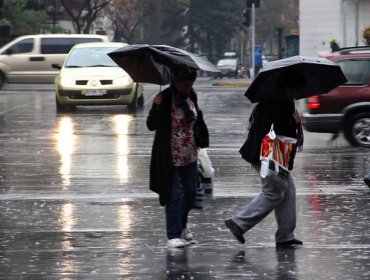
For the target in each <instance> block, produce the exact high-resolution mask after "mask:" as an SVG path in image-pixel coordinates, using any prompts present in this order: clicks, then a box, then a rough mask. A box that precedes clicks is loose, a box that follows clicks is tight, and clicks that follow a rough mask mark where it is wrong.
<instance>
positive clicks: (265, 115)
mask: <svg viewBox="0 0 370 280" xmlns="http://www.w3.org/2000/svg"><path fill="white" fill-rule="evenodd" d="M305 85H306V80H305V78H304V76H303V75H301V74H300V73H299V72H297V71H289V70H288V71H285V72H283V73H281V74H280V75H279V78H278V80H277V82H276V90H275V95H274V96H273V97H271V98H270V99H266V100H263V101H260V102H259V103H258V105H257V106H256V107H255V109H254V110H253V113H252V117H251V119H250V127H249V134H248V138H247V141H246V144H245V146H244V149H245V150H246V151H247V153H248V154H247V155H243V158H246V159H247V161H249V162H250V163H252V165H253V167H254V168H255V169H256V170H258V171H260V168H261V164H260V147H261V143H262V139H263V137H264V136H265V135H266V134H268V132H269V130H270V129H271V126H272V125H273V129H274V131H275V133H276V134H278V135H282V136H286V137H290V138H295V139H297V147H298V148H301V147H302V146H303V132H302V127H301V120H300V117H299V115H298V113H297V111H296V109H295V105H294V96H295V95H296V94H297V93H298V92H299V90H300V88H302V87H303V86H305ZM292 152H293V154H292V155H291V157H290V161H289V170H292V169H293V163H294V156H295V150H293V151H292ZM290 173H291V172H289V177H288V184H287V185H285V186H284V187H281V186H278V185H277V184H276V183H275V181H273V180H272V179H270V178H269V177H266V178H262V177H261V183H262V191H261V193H260V194H259V195H257V196H256V197H255V198H254V199H253V200H252V201H251V202H250V203H249V204H248V205H247V207H246V208H245V209H243V210H242V211H240V212H239V213H236V214H235V215H234V216H232V217H231V218H230V219H227V220H225V224H226V226H227V228H228V229H229V230H230V231H231V232H232V234H233V235H234V236H235V237H236V239H237V240H238V241H239V242H240V243H245V239H244V237H243V234H244V233H245V232H247V231H248V230H250V229H251V228H252V227H254V226H255V225H256V224H258V223H259V222H260V221H261V220H262V219H264V218H265V217H266V216H267V215H268V214H269V213H270V212H272V211H275V218H276V222H277V226H278V229H277V231H276V234H275V239H276V245H277V246H292V245H293V246H294V245H302V244H303V243H302V241H300V240H297V239H295V235H294V229H295V226H296V191H295V185H294V182H293V178H292V175H291V174H290Z"/></svg>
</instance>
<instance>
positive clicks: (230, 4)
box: [157, 0, 245, 60]
mask: <svg viewBox="0 0 370 280" xmlns="http://www.w3.org/2000/svg"><path fill="white" fill-rule="evenodd" d="M162 1H163V2H165V3H164V4H163V5H162V7H163V14H162V16H161V17H159V18H163V20H162V24H161V32H162V33H163V34H164V36H163V38H164V39H165V40H167V43H168V44H171V45H174V46H177V47H182V48H186V49H188V50H190V51H192V52H197V53H202V54H207V55H208V57H209V58H210V59H211V60H215V59H217V58H218V57H219V56H220V55H221V54H222V53H223V52H224V51H225V50H228V49H229V47H228V44H229V42H230V40H231V38H232V37H233V35H234V34H235V31H236V30H237V28H238V26H239V25H240V21H241V19H240V15H239V13H240V10H241V7H242V5H243V4H244V5H245V1H243V0H234V1H222V0H212V1H209V0H189V1H168V0H162ZM185 2H187V3H185ZM157 34H158V33H157ZM169 40H170V41H169Z"/></svg>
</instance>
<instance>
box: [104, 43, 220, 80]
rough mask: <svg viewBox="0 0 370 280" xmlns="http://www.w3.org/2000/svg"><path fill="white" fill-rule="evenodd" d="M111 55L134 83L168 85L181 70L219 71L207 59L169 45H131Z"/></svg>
mask: <svg viewBox="0 0 370 280" xmlns="http://www.w3.org/2000/svg"><path fill="white" fill-rule="evenodd" d="M108 55H109V56H110V57H111V58H112V59H113V60H114V62H116V63H117V65H119V66H120V67H121V68H123V69H124V70H125V71H126V72H127V73H128V74H129V75H130V76H131V78H132V79H133V80H134V81H135V82H143V83H152V84H158V85H166V84H169V83H170V82H171V80H172V79H173V77H174V76H176V73H177V72H180V71H181V72H183V71H195V70H203V71H208V72H219V70H218V69H217V68H216V66H214V65H213V64H212V63H211V62H209V61H208V60H207V59H205V58H203V57H201V56H199V55H196V54H193V53H190V52H187V51H184V50H181V49H179V48H175V47H171V46H167V45H146V44H139V45H128V46H124V47H122V48H120V49H117V50H115V51H113V52H111V53H108Z"/></svg>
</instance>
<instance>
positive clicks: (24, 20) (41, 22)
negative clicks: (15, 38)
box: [4, 0, 47, 35]
mask: <svg viewBox="0 0 370 280" xmlns="http://www.w3.org/2000/svg"><path fill="white" fill-rule="evenodd" d="M29 7H32V8H34V7H39V8H41V7H45V0H34V1H27V0H5V2H4V17H5V19H6V20H7V22H8V23H9V25H10V26H11V30H12V34H13V35H23V34H32V33H40V32H41V30H43V29H44V28H45V23H46V20H47V15H46V13H45V11H44V9H43V10H34V9H30V8H29Z"/></svg>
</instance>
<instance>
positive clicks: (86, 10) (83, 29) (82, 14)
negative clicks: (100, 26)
mask: <svg viewBox="0 0 370 280" xmlns="http://www.w3.org/2000/svg"><path fill="white" fill-rule="evenodd" d="M111 1H112V0H83V1H80V2H81V3H80V4H78V5H77V4H73V3H72V4H71V3H70V2H69V1H67V0H60V3H61V5H62V6H63V7H64V9H65V11H66V12H67V14H68V15H69V16H70V17H71V19H72V24H73V28H74V29H75V31H76V33H85V34H88V33H90V29H91V26H92V24H93V22H94V21H95V20H96V19H97V17H98V15H99V13H100V12H101V11H102V10H103V9H104V7H105V6H107V5H108V4H109V3H110V2H111Z"/></svg>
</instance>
